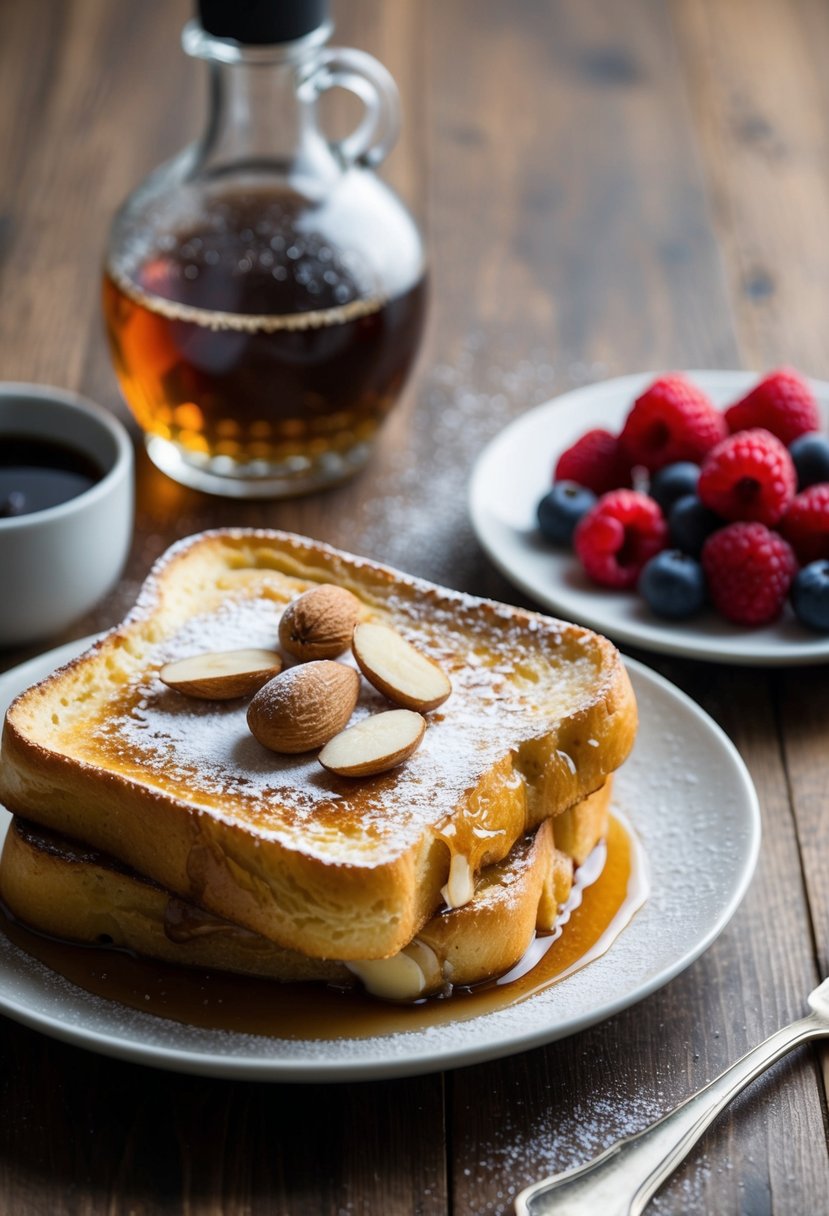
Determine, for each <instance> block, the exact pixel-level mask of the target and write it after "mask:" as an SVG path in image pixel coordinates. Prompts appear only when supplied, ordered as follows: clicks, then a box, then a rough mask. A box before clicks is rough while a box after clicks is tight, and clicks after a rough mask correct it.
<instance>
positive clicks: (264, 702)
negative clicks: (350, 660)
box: [248, 659, 360, 754]
mask: <svg viewBox="0 0 829 1216" xmlns="http://www.w3.org/2000/svg"><path fill="white" fill-rule="evenodd" d="M359 692H360V677H359V676H358V674H357V672H356V671H355V670H354V668H353V667H346V666H345V664H344V663H332V662H331V661H330V660H328V659H321V660H318V661H316V662H312V663H303V664H301V665H300V666H297V667H289V668H288V670H287V671H283V672H282V674H281V675H278V676H276V677H275V678H274V679H273V680H270V681H269V683H267V684H266V685H265V687H264V688H261V689H260V690H259V692H258V693H257V694H256V696H255V697H254V698H253V700H252V701H251V703H250V705H249V706H248V726H249V727H250V729H251V732H252V734H253V735H254V736H255V737H256V738H257V739H258V740H259V742H260V743H261V744H262V745H263V746H264V747H268V748H270V750H271V751H273V752H286V753H288V754H294V753H297V752H308V751H311V750H312V749H313V748H315V747H321V746H322V745H323V743H327V742H328V740H329V739H331V738H332V737H333V736H334V735H336V734H337V733H338V732H339V731H341V730H342V729H343V727H344V726H345V724H346V722H348V719H349V718H350V717H351V714H352V712H353V710H354V706H355V705H356V704H357V697H358V695H359Z"/></svg>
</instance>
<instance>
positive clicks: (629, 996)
mask: <svg viewBox="0 0 829 1216" xmlns="http://www.w3.org/2000/svg"><path fill="white" fill-rule="evenodd" d="M93 641H95V636H90V637H86V638H82V639H79V640H78V641H76V642H69V643H66V644H64V645H63V646H59V647H56V648H55V649H54V650H50V651H46V652H44V653H43V654H41V655H37V656H35V657H33V658H31V659H28V660H25V661H24V662H23V663H21V664H19V665H17V666H16V667H13V668H11V669H9V670H8V671H6V672H3V673H0V712H3V713H4V712H5V705H6V703H7V698H8V692H7V688H8V686H12V687H13V688H14V690H15V691H13V692H12V693H11V696H12V697H13V696H15V695H16V694H17V691H21V690H22V689H23V687H26V686H27V684H28V683H31V682H32V681H33V680H35V679H39V678H42V677H43V675H44V674H45V673H46V671H48V670H51V669H52V667H57V666H60V665H62V664H63V663H66V662H68V661H69V660H70V659H71V658H74V657H75V656H76V655H77V654H79V653H81V652H82V651H83V650H84V649H85V648H86V647H88V646H89V645H90V644H91V643H92V642H93ZM624 662H625V665H626V667H627V668H628V670H629V672H630V674H631V676H632V678H633V679H634V682H635V683H636V682H639V681H642V682H643V683H644V686H645V687H647V685H648V684H650V685H652V686H653V687H654V688H656V689H660V690H662V692H663V693H665V694H666V695H667V696H668V697H669V698H670V699H671V700H672V701H676V702H677V703H678V705H679V706H681V707H682V708H683V709H684V710H685V711H686V712H690V713H691V715H692V716H693V717H694V718H696V719H697V721H698V722H700V723H701V724H702V726H703V727H704V728H705V729H706V730H707V732H708V733H709V735H710V736H711V738H712V740H714V741H716V743H717V745H718V746H719V747H720V748H722V749H723V752H724V754H725V756H727V757H728V759H729V761H730V762H731V765H732V769H733V773H734V775H735V777H737V778H738V779H739V787H740V791H741V794H742V799H743V801H742V804H741V805H742V814H743V816H744V823H745V827H746V829H747V832H746V843H745V847H744V851H743V853H742V854H741V857H740V864H739V865H738V866H737V867H736V868H735V872H734V879H735V881H734V884H733V886H732V887H731V889H730V893H729V897H728V899H727V901H726V903H725V904H724V905H723V907H722V909H721V911H720V913H719V915H718V917H717V918H716V919H715V920H714V921H713V922H711V923H710V924H709V925H708V926H707V928H706V930H705V932H704V933H702V934H701V935H700V936H699V937H698V938H696V939H695V940H694V941H693V942H692V943H691V944H690V945H688V947H687V948H686V949H685V951H684V952H682V953H680V954H679V955H678V956H677V957H676V958H674V959H673V960H672V961H671V962H670V963H669V964H667V965H665V966H663V967H662V968H661V969H660V970H658V971H657V972H656V973H654V974H653V975H652V976H650V977H649V978H648V979H646V980H644V981H641V982H639V983H638V984H635V986H634V988H633V989H632V990H629V991H627V992H625V993H623V994H621V995H619V996H618V997H616V998H615V999H610V1000H606V1001H603V1002H600V1003H599V1004H598V1005H597V1006H596V1007H594V1008H593V1009H591V1010H590V1011H588V1012H583V1013H581V1014H579V1015H576V1016H572V1015H571V1016H570V1017H569V1018H567V1019H565V1020H564V1021H563V1022H561V1023H559V1024H557V1025H555V1026H552V1027H551V1026H550V1025H544V1026H540V1027H535V1028H533V1029H531V1030H530V1031H528V1032H527V1033H526V1034H523V1035H522V1034H518V1035H516V1034H511V1035H508V1036H507V1037H506V1038H504V1037H501V1038H498V1037H495V1038H490V1039H485V1040H484V1041H476V1037H475V1034H474V1032H473V1033H472V1034H471V1035H470V1036H469V1039H470V1041H469V1042H468V1043H467V1044H465V1045H464V1046H463V1047H459V1046H458V1045H457V1043H456V1042H450V1043H449V1044H448V1045H446V1046H443V1047H441V1046H440V1045H438V1046H435V1045H434V1044H430V1046H429V1049H428V1054H426V1055H424V1054H423V1052H422V1051H421V1052H417V1054H415V1051H412V1052H410V1053H409V1054H407V1055H405V1056H397V1055H395V1054H388V1053H387V1054H385V1055H382V1054H380V1055H378V1056H377V1057H375V1058H373V1059H369V1060H367V1059H364V1058H356V1059H354V1060H349V1059H348V1058H341V1059H340V1060H338V1061H332V1060H331V1059H326V1058H321V1059H313V1058H310V1059H309V1058H305V1059H298V1058H297V1059H286V1058H280V1059H268V1058H267V1057H257V1056H245V1055H233V1054H221V1053H219V1054H216V1053H215V1052H208V1051H203V1050H201V1049H198V1048H186V1047H185V1048H182V1047H167V1046H165V1045H164V1044H160V1043H157V1042H156V1043H151V1042H148V1041H147V1040H146V1039H144V1038H140V1037H138V1038H136V1037H130V1036H126V1035H125V1036H124V1037H117V1035H113V1034H105V1033H103V1032H101V1031H99V1030H96V1029H90V1028H89V1027H88V1026H86V1025H84V1024H82V1023H81V1024H78V1023H77V1022H70V1023H67V1022H65V1021H60V1020H59V1018H57V1017H56V1016H54V1015H52V1014H49V1013H44V1012H41V1011H37V1010H32V1009H31V1008H26V1007H25V1006H21V1005H20V1004H19V1003H15V1002H14V1001H13V1000H12V999H11V998H10V997H8V996H7V995H6V993H5V992H4V991H2V990H0V1013H2V1014H4V1015H6V1016H8V1017H10V1018H12V1019H13V1020H15V1021H18V1022H20V1023H22V1024H23V1025H26V1026H28V1027H30V1028H31V1029H34V1030H36V1031H38V1032H40V1033H42V1034H46V1035H47V1036H49V1037H51V1038H54V1039H58V1040H61V1041H63V1042H67V1043H70V1044H71V1045H73V1046H76V1047H81V1048H84V1049H86V1050H91V1051H94V1052H96V1053H98V1054H101V1055H105V1056H110V1057H113V1058H116V1059H122V1060H127V1061H130V1062H132V1063H137V1064H143V1065H148V1066H152V1067H156V1068H161V1069H164V1070H168V1071H174V1072H179V1073H184V1074H191V1075H200V1076H211V1077H217V1078H224V1079H236V1080H259V1081H263V1082H277V1083H279V1082H286V1083H307V1084H314V1083H320V1082H340V1081H343V1082H345V1081H368V1080H380V1079H391V1078H397V1077H407V1076H421V1075H428V1074H430V1073H435V1072H439V1071H443V1070H445V1069H450V1068H451V1069H453V1068H461V1067H469V1066H472V1065H476V1064H480V1063H484V1062H486V1061H488V1060H494V1059H504V1058H507V1057H508V1056H511V1055H516V1054H519V1053H520V1052H523V1051H529V1050H532V1049H534V1048H537V1047H540V1046H544V1045H546V1044H548V1043H552V1042H554V1041H556V1040H558V1039H562V1038H567V1037H569V1036H570V1035H572V1034H577V1033H580V1032H581V1031H583V1030H587V1029H588V1028H589V1027H591V1026H594V1025H596V1024H597V1023H599V1022H603V1021H606V1020H607V1019H608V1018H611V1017H613V1016H614V1015H615V1014H617V1013H619V1012H621V1011H622V1010H624V1009H627V1008H630V1007H632V1006H633V1005H636V1004H638V1003H639V1001H641V1000H644V999H645V998H646V997H648V996H650V995H652V994H653V993H654V992H655V991H657V990H658V989H659V988H661V987H663V986H664V985H665V984H667V983H669V982H670V981H671V980H672V979H674V978H675V977H676V976H677V975H679V974H680V973H681V972H682V971H684V970H686V969H687V968H688V967H689V966H690V965H691V964H692V963H693V962H695V961H696V960H697V959H698V958H699V957H700V956H701V955H702V954H703V953H704V952H705V951H706V950H707V949H708V948H709V947H710V946H711V945H712V944H713V942H714V941H715V940H716V939H717V938H718V937H719V936H720V934H721V933H722V931H723V930H724V929H725V927H726V925H727V924H728V923H729V921H730V920H731V919H732V917H733V915H734V913H735V912H736V910H737V908H738V907H739V905H740V903H741V902H742V900H743V898H744V896H745V893H746V891H747V890H748V887H749V885H750V883H751V879H752V877H753V874H754V871H755V867H756V864H757V858H758V855H759V850H760V843H761V816H760V804H759V800H758V797H757V792H756V789H755V787H754V784H753V782H752V779H751V776H750V774H749V772H748V768H747V767H746V764H745V762H744V760H743V759H742V757H741V755H740V753H739V751H738V750H737V748H736V746H735V744H734V743H733V742H732V740H731V739H730V738H729V736H728V735H727V734H726V733H725V731H724V730H723V729H722V727H721V726H719V724H718V723H717V722H715V721H714V719H713V718H711V716H710V715H709V714H708V713H707V712H706V711H705V710H704V709H703V708H702V707H701V706H700V705H698V704H697V703H696V702H695V701H694V700H693V698H691V697H690V696H688V694H687V693H685V692H683V691H682V690H681V689H679V688H677V687H676V686H675V685H674V684H672V683H671V682H670V681H669V680H667V679H666V678H665V677H664V676H662V675H661V674H660V673H658V672H655V671H653V670H652V669H651V668H649V667H647V666H646V665H645V664H643V663H640V662H638V661H637V660H635V659H629V658H625V660H624ZM24 680H25V681H26V683H25V684H24V683H23V682H22V681H24ZM9 818H10V817H9V812H8V811H6V810H5V808H3V807H0V845H2V839H3V837H4V836H5V830H6V826H7V823H8V821H9ZM634 923H635V917H634ZM630 931H631V926H629V927H628V928H626V929H625V930H624V932H625V933H627V932H630ZM13 949H14V950H15V951H16V952H18V953H19V954H21V955H23V956H24V959H25V960H27V961H26V962H24V963H23V965H24V966H25V965H27V963H28V964H29V965H31V966H32V967H33V968H34V969H35V971H38V970H40V971H48V968H46V967H45V964H42V963H40V962H39V961H38V960H33V959H31V958H30V957H29V956H27V955H25V952H24V951H22V950H20V949H19V948H18V947H14V948H13ZM597 961H598V960H597ZM3 965H4V960H2V959H0V968H2V966H3ZM50 974H51V973H50ZM80 991H82V992H83V989H81V990H80ZM541 995H543V994H541ZM533 999H534V998H532V997H529V998H527V1002H524V1003H529V1002H531V1001H532V1000H533ZM136 1016H137V1017H139V1018H141V1019H143V1018H145V1017H147V1018H151V1021H152V1023H156V1022H158V1021H159V1020H162V1021H163V1020H164V1019H158V1018H157V1017H156V1016H155V1015H151V1014H141V1013H138V1014H136ZM494 1016H497V1015H496V1014H491V1013H490V1014H483V1015H480V1016H478V1017H473V1018H470V1019H468V1021H469V1025H470V1027H478V1028H480V1027H481V1026H482V1024H483V1023H485V1022H486V1020H487V1019H488V1018H492V1017H494ZM459 1024H461V1023H450V1024H449V1025H450V1026H457V1025H459ZM193 1029H195V1030H196V1031H197V1032H199V1033H209V1034H215V1035H216V1036H218V1037H220V1038H224V1039H226V1040H230V1039H233V1038H234V1037H240V1038H243V1039H244V1038H249V1037H251V1036H247V1035H241V1036H236V1035H235V1034H234V1032H230V1031H222V1030H219V1031H215V1032H213V1031H208V1032H204V1031H202V1029H201V1028H193ZM440 1029H441V1028H440V1027H438V1028H436V1029H435V1030H434V1031H432V1032H431V1033H432V1035H433V1037H434V1035H437V1037H438V1039H439V1038H440ZM402 1033H403V1035H404V1036H406V1037H410V1038H411V1039H412V1041H413V1043H415V1042H417V1040H418V1039H419V1038H421V1037H422V1036H423V1034H424V1032H421V1031H410V1032H402ZM372 1037H373V1038H376V1039H377V1041H378V1042H379V1043H382V1040H383V1038H384V1037H385V1036H372ZM393 1037H395V1038H398V1037H400V1036H399V1035H398V1036H393ZM279 1041H280V1040H273V1042H275V1043H278V1042H279ZM349 1041H350V1040H345V1042H349Z"/></svg>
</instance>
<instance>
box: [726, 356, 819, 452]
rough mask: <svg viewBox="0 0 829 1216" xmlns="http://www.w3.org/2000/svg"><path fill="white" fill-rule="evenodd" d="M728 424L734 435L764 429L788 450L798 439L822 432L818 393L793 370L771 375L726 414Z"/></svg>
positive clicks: (779, 369) (784, 368)
mask: <svg viewBox="0 0 829 1216" xmlns="http://www.w3.org/2000/svg"><path fill="white" fill-rule="evenodd" d="M725 420H726V423H727V424H728V429H729V430H730V431H731V432H732V434H733V433H734V432H735V431H745V430H748V429H749V428H751V427H756V426H761V427H763V428H764V429H765V430H767V431H771V433H772V435H776V436H777V438H778V439H779V440H780V442H781V443H785V444H786V446H787V447H788V445H789V444H790V443H791V442H792V440H793V439H797V437H798V435H805V434H806V432H807V431H818V430H820V414H819V412H818V407H817V402H816V401H815V396H814V393H813V392H812V390H811V389H810V388H809V385H808V384H807V383H806V381H805V380H804V379H803V377H802V376H801V375H800V373H799V372H796V371H794V369H793V368H790V367H781V368H778V370H777V371H774V372H769V374H768V375H767V376H766V377H765V378H764V379H763V380H761V381H760V383H759V384H757V385H755V387H754V388H753V389H752V390H751V392H750V393H748V394H747V395H746V396H745V397H743V398H742V400H740V401H738V402H736V404H734V405H732V406H731V407H730V408H729V409H727V410H726V411H725Z"/></svg>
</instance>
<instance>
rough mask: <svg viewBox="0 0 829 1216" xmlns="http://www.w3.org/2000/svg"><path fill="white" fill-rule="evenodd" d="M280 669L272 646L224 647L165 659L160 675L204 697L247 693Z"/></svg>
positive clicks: (191, 694)
mask: <svg viewBox="0 0 829 1216" xmlns="http://www.w3.org/2000/svg"><path fill="white" fill-rule="evenodd" d="M281 670H282V659H281V657H280V656H279V655H278V654H277V653H276V651H275V650H223V651H216V652H211V653H207V654H194V655H191V656H190V657H189V658H186V659H177V660H176V662H175V663H165V664H164V666H163V667H162V668H161V670H160V671H159V673H158V675H159V678H160V679H161V680H162V681H163V683H165V684H166V685H167V686H168V687H169V688H174V689H175V690H176V691H177V692H183V693H184V694H185V695H186V696H188V697H200V698H202V699H203V700H205V701H230V700H231V699H232V698H234V697H247V696H250V694H251V693H253V692H256V691H257V689H259V688H261V687H262V685H263V684H266V683H267V681H268V680H271V679H273V677H274V676H275V675H278V674H279V672H280V671H281Z"/></svg>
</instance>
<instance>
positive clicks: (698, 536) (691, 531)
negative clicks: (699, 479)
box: [668, 494, 723, 557]
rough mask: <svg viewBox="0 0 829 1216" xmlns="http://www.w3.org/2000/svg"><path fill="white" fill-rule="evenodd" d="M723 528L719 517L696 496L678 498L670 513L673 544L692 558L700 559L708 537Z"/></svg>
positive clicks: (669, 531)
mask: <svg viewBox="0 0 829 1216" xmlns="http://www.w3.org/2000/svg"><path fill="white" fill-rule="evenodd" d="M722 526H723V521H722V520H721V519H720V517H719V515H717V514H715V512H714V511H711V510H709V508H708V507H706V506H704V505H703V503H701V502H700V500H699V499H698V498H697V496H696V494H685V495H684V496H683V497H682V498H678V499H677V501H676V502H675V503H674V505H673V506H672V507H671V509H670V511H669V512H668V534H669V536H670V538H671V544H672V545H676V547H677V549H681V550H682V552H683V553H690V555H691V556H692V557H699V555H700V553H701V552H702V546H703V545H704V544H705V542H706V540H707V539H708V537H709V536H710V535H711V533H712V532H716V530H717V528H721V527H722Z"/></svg>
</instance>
